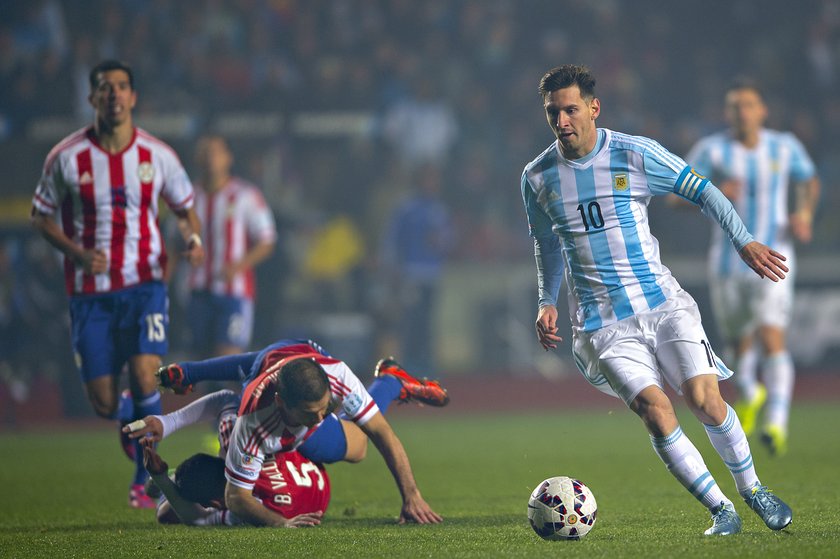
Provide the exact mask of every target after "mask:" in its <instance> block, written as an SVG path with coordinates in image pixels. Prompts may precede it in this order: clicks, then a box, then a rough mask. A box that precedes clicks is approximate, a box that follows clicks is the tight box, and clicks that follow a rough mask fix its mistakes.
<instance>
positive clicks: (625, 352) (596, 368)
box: [572, 290, 732, 405]
mask: <svg viewBox="0 0 840 559" xmlns="http://www.w3.org/2000/svg"><path fill="white" fill-rule="evenodd" d="M572 343H573V350H572V351H573V353H574V356H575V363H576V364H577V366H578V369H580V371H581V372H582V373H583V375H584V377H586V379H587V380H588V381H589V382H590V383H591V384H592V385H593V386H595V387H596V388H598V389H599V390H601V391H603V392H605V393H607V394H610V395H612V396H617V397H619V398H621V399H622V400H623V401H624V402H625V403H626V404H628V405H629V404H630V402H632V401H633V399H634V398H635V397H636V396H638V394H639V392H641V391H642V390H643V389H645V388H647V387H648V386H658V387H659V388H664V386H663V379H664V380H665V382H667V383H668V384H669V385H670V386H671V388H673V389H674V390H675V391H676V392H677V393H678V394H681V391H680V387H681V386H682V384H683V383H684V382H685V381H686V380H688V379H690V378H693V377H695V376H698V375H710V374H711V375H717V376H718V378H719V379H720V380H723V379H727V378H729V377H730V376H732V371H730V370H729V369H728V368H727V367H726V365H724V364H723V362H722V361H721V360H720V359H719V358H718V357H717V356H716V355H715V353H714V351H712V347H711V345H710V344H709V339H708V337H707V336H706V332H705V331H704V330H703V324H702V323H701V320H700V311H699V310H698V309H697V303H695V302H694V299H692V297H691V295H689V294H688V293H686V292H685V291H682V290H680V291H679V292H677V294H676V295H674V296H673V297H670V298H668V300H667V301H665V302H664V303H662V304H661V305H659V306H658V307H657V308H655V309H653V310H651V311H647V312H645V313H641V314H637V315H634V316H631V317H628V318H626V319H624V320H621V321H619V322H616V323H614V324H611V325H609V326H607V327H605V328H601V329H599V330H595V331H594V332H575V333H574V335H573V342H572Z"/></svg>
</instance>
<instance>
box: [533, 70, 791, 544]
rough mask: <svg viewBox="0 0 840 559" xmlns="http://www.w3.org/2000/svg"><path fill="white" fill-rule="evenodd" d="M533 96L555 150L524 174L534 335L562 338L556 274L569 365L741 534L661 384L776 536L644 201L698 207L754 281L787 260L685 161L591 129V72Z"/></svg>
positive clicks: (770, 505) (551, 342)
mask: <svg viewBox="0 0 840 559" xmlns="http://www.w3.org/2000/svg"><path fill="white" fill-rule="evenodd" d="M539 93H540V96H541V98H542V101H543V105H544V109H545V114H546V118H547V119H548V124H549V127H550V128H551V130H552V131H553V132H554V135H555V136H556V138H557V140H556V141H555V142H552V144H551V145H550V146H548V148H547V149H546V150H545V151H544V152H543V153H541V154H540V155H539V156H538V157H537V158H536V159H535V160H534V161H532V162H531V163H529V164H528V165H527V166H526V167H525V170H524V172H523V174H522V185H521V190H522V197H523V200H524V202H525V209H526V213H527V216H528V224H529V227H530V232H531V235H532V236H533V237H534V247H535V255H536V263H537V281H538V286H539V312H538V314H537V321H536V329H537V338H538V339H539V341H540V343H541V344H542V346H543V347H544V348H545V349H546V350H548V349H552V348H556V347H557V344H558V343H559V342H561V341H562V338H561V337H560V336H558V335H557V307H556V302H557V297H558V295H559V291H560V284H561V276H563V275H565V281H566V285H567V289H568V299H569V313H570V315H571V321H572V332H573V340H572V353H573V355H574V357H575V362H576V363H577V365H578V367H579V368H580V369H581V372H582V373H583V374H584V376H585V377H586V378H587V380H589V382H590V383H592V384H593V385H594V386H596V387H598V388H599V389H601V390H603V391H604V392H607V393H609V394H612V395H613V396H618V397H620V398H621V399H622V400H623V401H624V402H625V404H627V406H628V407H629V408H630V409H631V410H632V411H633V412H635V413H636V414H637V415H638V416H639V417H640V418H641V420H642V421H643V423H644V424H645V427H646V428H647V430H648V432H649V434H650V438H651V443H652V444H653V448H654V450H655V452H656V453H657V455H658V456H659V457H660V459H661V460H662V461H663V462H664V463H665V465H666V467H667V468H668V471H669V472H671V474H672V475H674V477H676V478H677V480H678V481H679V482H680V483H681V484H682V485H683V486H684V487H685V488H686V489H688V490H689V492H690V493H691V494H692V495H693V496H694V497H695V498H696V499H697V500H698V501H700V503H702V504H703V505H704V506H706V507H707V508H708V509H709V511H710V512H711V515H712V527H711V528H709V529H708V530H706V532H705V534H706V535H715V534H718V535H729V534H734V533H737V532H739V531H740V530H741V519H740V517H739V516H738V513H737V512H736V511H735V507H734V505H733V504H732V501H730V500H729V499H728V498H727V497H726V495H724V493H723V491H722V490H721V489H720V488H719V487H718V485H717V483H716V482H715V480H714V479H713V478H712V475H711V473H710V472H709V470H708V468H707V467H706V465H705V463H704V462H703V457H702V456H701V455H700V453H699V452H698V451H697V449H696V448H695V446H694V444H693V443H692V442H691V441H689V439H688V437H687V436H686V435H685V434H684V433H683V431H682V429H681V428H680V425H679V423H678V422H677V418H676V415H675V413H674V407H673V404H672V403H671V401H670V399H669V398H668V396H667V395H666V394H665V392H664V382H667V383H668V384H670V385H671V386H672V387H673V388H674V389H675V390H676V391H677V392H678V393H679V394H682V395H683V397H684V399H685V402H686V404H687V405H688V407H689V409H691V411H692V412H693V413H694V415H695V416H696V417H697V418H698V419H699V420H700V421H701V422H702V423H703V426H704V427H705V430H706V433H707V434H708V436H709V440H710V441H711V443H712V446H713V447H714V448H715V450H716V451H717V453H718V454H719V455H720V457H721V458H722V459H723V461H724V463H725V464H726V466H727V468H729V471H730V472H731V474H732V477H733V478H734V479H735V484H736V486H737V489H738V492H739V493H740V494H741V496H742V497H743V499H744V500H745V501H746V503H747V504H748V505H749V507H750V508H751V509H753V510H754V511H755V512H756V513H757V514H758V515H759V517H761V519H762V520H763V521H764V523H765V524H766V525H767V526H768V527H769V528H771V529H773V530H780V529H782V528H784V527H785V526H787V525H788V524H790V521H791V518H792V515H793V513H792V512H791V509H790V508H789V507H788V506H787V505H786V504H785V503H784V502H783V501H782V500H781V499H779V498H778V497H777V496H775V495H773V494H772V493H771V492H770V491H769V490H768V489H767V488H766V487H765V486H763V485H761V483H760V481H759V479H758V476H757V474H756V471H755V467H754V465H753V458H752V454H751V452H750V447H749V443H748V442H747V437H746V435H745V434H744V431H743V429H742V428H741V424H740V422H739V421H738V417H737V415H736V414H735V411H734V410H733V409H732V408H731V407H729V405H728V404H727V403H726V402H725V401H724V400H723V398H721V395H720V391H719V388H718V381H719V380H720V379H722V378H727V377H728V376H730V375H731V374H732V373H731V371H729V370H728V369H727V368H726V367H725V365H724V364H723V363H722V362H721V361H720V360H719V359H718V358H717V357H716V356H715V354H714V353H713V352H712V348H711V346H710V345H709V342H708V338H707V337H706V334H705V332H704V330H703V326H702V324H701V321H700V314H699V312H698V310H697V305H696V303H695V302H694V300H693V299H692V298H691V296H690V295H689V294H688V293H686V292H685V291H683V290H682V289H681V288H680V285H679V284H678V283H677V281H676V280H675V279H674V278H673V276H671V273H670V271H669V270H668V269H667V268H666V267H665V266H663V265H662V263H661V261H660V257H659V248H658V243H657V241H656V239H655V238H654V237H653V236H652V235H651V233H650V229H649V227H648V222H647V205H648V203H649V201H650V198H651V197H652V196H653V195H664V194H668V193H671V192H673V193H676V194H678V195H680V196H682V197H684V198H686V199H688V200H690V201H692V202H694V203H695V204H698V205H699V206H700V207H701V208H702V209H703V212H704V213H705V214H706V215H708V216H710V217H711V218H712V219H714V220H715V221H716V222H717V223H718V224H719V225H720V226H721V228H722V229H724V231H726V233H727V236H728V237H729V239H730V240H731V241H732V243H733V244H734V245H735V247H736V249H737V250H738V252H739V254H740V256H741V258H742V259H743V260H744V261H745V262H746V263H747V264H748V265H749V266H750V267H751V268H752V269H753V270H755V272H756V273H757V274H758V275H759V276H760V277H766V278H768V279H770V280H772V281H774V282H775V281H779V280H780V279H783V278H784V277H785V273H786V272H787V268H786V267H785V265H784V263H783V261H784V256H782V255H781V254H779V253H777V252H775V251H773V250H771V249H770V248H768V247H767V246H765V245H763V244H761V243H759V242H757V241H755V240H754V239H753V237H752V235H751V234H750V233H749V231H747V229H746V228H745V227H744V224H743V223H742V222H741V219H740V218H739V217H738V214H737V213H735V210H734V209H733V208H732V204H731V203H730V202H729V201H728V200H727V199H726V197H725V196H723V194H721V193H720V191H719V190H718V189H717V188H716V187H715V186H714V185H713V184H712V183H711V182H710V181H709V180H708V179H706V178H704V177H702V176H700V175H698V174H697V173H695V172H694V170H693V169H692V168H691V167H689V166H688V165H686V164H685V162H684V161H683V160H682V159H680V158H679V157H677V156H675V155H673V154H671V153H670V152H668V151H667V150H665V149H664V148H663V147H662V146H661V145H659V144H658V143H657V142H655V141H653V140H650V139H648V138H644V137H641V136H629V135H627V134H622V133H619V132H614V131H612V130H607V129H605V128H600V129H599V128H597V127H596V126H595V120H596V119H597V118H598V116H599V115H600V112H601V102H600V100H599V99H598V98H596V97H595V78H594V77H593V76H592V75H591V74H590V72H589V70H588V69H587V68H585V67H583V66H574V65H566V66H561V67H557V68H554V69H552V70H549V71H548V72H547V73H546V74H545V75H544V76H543V77H542V79H541V81H540V85H539Z"/></svg>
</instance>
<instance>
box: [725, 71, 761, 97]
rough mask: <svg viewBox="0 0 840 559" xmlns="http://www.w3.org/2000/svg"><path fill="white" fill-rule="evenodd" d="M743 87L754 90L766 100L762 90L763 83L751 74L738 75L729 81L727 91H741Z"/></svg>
mask: <svg viewBox="0 0 840 559" xmlns="http://www.w3.org/2000/svg"><path fill="white" fill-rule="evenodd" d="M742 89H749V90H750V91H754V92H755V93H756V94H757V95H758V96H759V97H760V98H761V99H762V100H764V92H763V91H762V90H761V85H760V84H759V83H758V82H757V81H756V80H755V79H753V78H751V77H749V76H738V77H737V78H735V79H733V80H732V81H730V82H729V84H728V85H727V87H726V93H727V94H728V93H729V92H731V91H740V90H742Z"/></svg>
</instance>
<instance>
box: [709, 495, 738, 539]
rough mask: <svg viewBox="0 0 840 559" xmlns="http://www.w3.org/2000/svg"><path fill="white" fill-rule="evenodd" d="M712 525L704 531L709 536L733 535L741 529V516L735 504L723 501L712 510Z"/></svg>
mask: <svg viewBox="0 0 840 559" xmlns="http://www.w3.org/2000/svg"><path fill="white" fill-rule="evenodd" d="M711 512H712V527H711V528H709V529H708V530H706V531H705V532H703V534H705V535H707V536H731V535H732V534H737V533H738V532H740V531H741V517H740V516H738V513H737V512H736V511H735V506H734V505H732V504H731V503H730V504H724V503H721V504H720V505H718V506H716V507H714V508H713V509H712V510H711Z"/></svg>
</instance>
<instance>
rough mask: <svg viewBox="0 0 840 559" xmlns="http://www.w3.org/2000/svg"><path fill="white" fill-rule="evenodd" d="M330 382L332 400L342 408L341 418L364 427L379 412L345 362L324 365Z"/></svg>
mask: <svg viewBox="0 0 840 559" xmlns="http://www.w3.org/2000/svg"><path fill="white" fill-rule="evenodd" d="M322 366H323V367H324V370H325V371H326V372H327V377H328V378H329V380H330V391H331V392H332V399H333V402H335V403H336V404H337V405H339V406H340V407H341V411H342V413H341V417H342V418H344V419H349V420H350V421H353V422H355V423H357V424H359V425H364V424H365V423H367V422H368V421H370V419H371V418H372V417H373V416H374V415H376V414H377V412H379V407H378V406H377V405H376V402H374V401H373V398H372V397H371V395H370V393H369V392H368V391H367V389H366V388H365V387H364V385H363V384H362V381H360V380H359V377H357V376H356V374H355V373H353V371H352V370H350V367H348V366H347V364H346V363H344V362H343V361H335V362H332V363H322Z"/></svg>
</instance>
